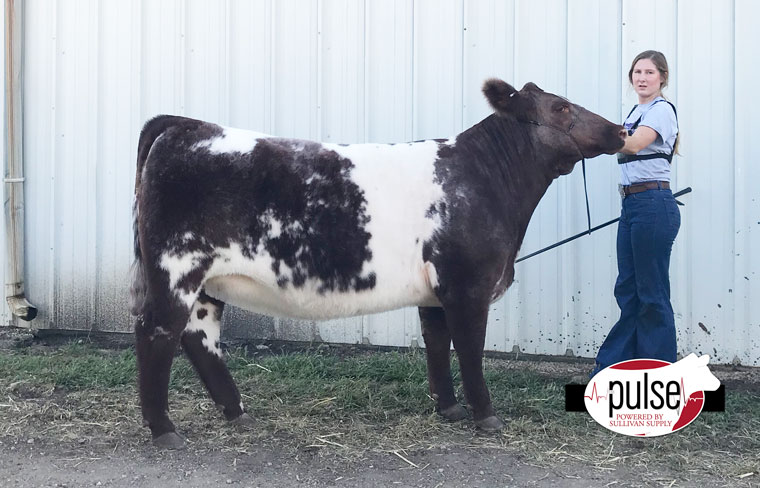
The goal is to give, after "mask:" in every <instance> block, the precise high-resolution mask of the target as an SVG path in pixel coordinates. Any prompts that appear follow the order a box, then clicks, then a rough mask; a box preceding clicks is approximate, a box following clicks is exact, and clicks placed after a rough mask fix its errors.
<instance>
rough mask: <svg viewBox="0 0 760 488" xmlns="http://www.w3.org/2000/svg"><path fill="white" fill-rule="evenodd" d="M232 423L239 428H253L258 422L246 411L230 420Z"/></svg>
mask: <svg viewBox="0 0 760 488" xmlns="http://www.w3.org/2000/svg"><path fill="white" fill-rule="evenodd" d="M230 425H233V426H235V427H237V428H238V429H251V428H253V427H254V426H255V425H256V422H255V421H254V420H253V417H251V416H250V415H248V414H247V413H245V412H244V413H243V414H242V415H240V416H239V417H237V418H234V419H232V420H230Z"/></svg>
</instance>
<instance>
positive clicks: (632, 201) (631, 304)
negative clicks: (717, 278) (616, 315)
mask: <svg viewBox="0 0 760 488" xmlns="http://www.w3.org/2000/svg"><path fill="white" fill-rule="evenodd" d="M680 226H681V213H680V212H679V210H678V205H677V204H676V201H675V199H674V198H673V193H672V192H671V191H670V190H665V189H652V190H647V191H643V192H640V193H634V194H631V195H628V196H626V197H625V198H624V199H623V202H622V209H621V212H620V222H619V224H618V232H617V264H618V278H617V281H616V282H615V299H616V300H617V303H618V306H619V307H620V319H619V320H618V321H617V323H616V324H615V326H614V327H613V328H612V330H610V333H609V334H608V335H607V338H606V339H605V340H604V343H603V344H602V346H601V348H600V349H599V353H598V354H597V356H596V368H595V369H594V372H593V373H592V376H593V375H594V374H596V373H597V372H599V371H600V370H602V369H603V368H606V367H607V366H611V365H613V364H615V363H617V362H620V361H625V360H628V359H637V358H651V359H662V360H665V361H670V362H675V361H676V350H677V348H676V327H675V320H674V317H673V307H672V306H671V304H670V277H669V267H670V252H671V250H672V248H673V241H674V240H675V238H676V235H677V234H678V229H679V228H680Z"/></svg>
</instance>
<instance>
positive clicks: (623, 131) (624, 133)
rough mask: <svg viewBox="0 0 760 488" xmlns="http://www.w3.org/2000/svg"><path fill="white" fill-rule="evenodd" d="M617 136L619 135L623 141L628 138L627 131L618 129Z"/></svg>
mask: <svg viewBox="0 0 760 488" xmlns="http://www.w3.org/2000/svg"><path fill="white" fill-rule="evenodd" d="M618 135H619V136H620V137H621V138H623V139H625V138H626V137H627V136H628V131H627V130H625V129H620V130H619V131H618Z"/></svg>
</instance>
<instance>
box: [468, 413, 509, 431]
mask: <svg viewBox="0 0 760 488" xmlns="http://www.w3.org/2000/svg"><path fill="white" fill-rule="evenodd" d="M475 425H476V426H477V427H478V429H480V430H482V431H483V432H498V431H500V430H501V429H503V428H504V422H502V421H501V419H499V417H497V416H496V415H491V416H490V417H486V418H484V419H480V420H476V421H475Z"/></svg>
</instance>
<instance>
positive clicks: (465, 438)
mask: <svg viewBox="0 0 760 488" xmlns="http://www.w3.org/2000/svg"><path fill="white" fill-rule="evenodd" d="M4 340H5V341H6V342H8V341H10V342H15V343H18V338H11V339H8V338H7V337H5V339H4ZM24 340H28V339H24ZM0 342H2V340H0ZM0 347H2V344H0ZM520 363H521V364H520V367H521V368H531V369H534V370H535V371H537V372H540V373H545V374H547V375H567V376H571V375H572V374H576V373H582V372H584V371H586V370H587V369H588V365H586V364H583V363H577V362H575V363H562V362H547V361H524V362H522V361H521V362H520ZM716 369H717V370H716V371H715V373H716V376H718V377H719V378H720V379H721V380H722V381H723V382H724V383H726V384H727V385H728V387H729V388H730V387H731V386H730V385H733V386H735V387H738V388H742V389H746V390H747V391H753V392H757V391H760V369H758V368H731V367H721V368H716ZM4 396H5V395H4ZM7 402H13V399H12V398H10V397H8V398H3V397H2V396H0V407H2V406H3V404H4V403H7ZM130 420H134V419H130ZM10 431H11V428H10V427H4V426H2V425H0V452H1V453H2V455H0V486H2V487H80V486H104V487H105V486H108V487H127V486H130V487H135V486H136V487H158V486H160V487H180V486H181V487H210V486H227V485H229V486H243V487H270V486H271V487H278V488H279V487H288V486H350V487H353V486H361V487H364V486H366V487H380V486H382V487H388V486H409V487H434V488H438V487H512V486H514V487H522V486H529V487H555V486H560V487H569V488H573V487H579V488H581V487H582V488H588V487H597V486H599V487H608V486H614V487H620V486H667V487H674V486H700V487H701V488H707V487H713V486H748V487H751V486H757V485H758V484H760V473H757V472H751V473H747V474H746V475H744V476H743V477H741V478H739V479H737V478H733V479H726V478H721V477H718V476H715V477H711V476H710V475H707V476H705V475H704V474H700V475H699V476H698V478H693V477H688V476H687V477H684V475H683V472H677V471H676V470H674V469H672V468H671V467H670V466H667V465H662V464H658V463H651V464H646V465H640V464H639V465H637V464H636V463H633V464H627V465H620V464H617V465H611V466H610V467H603V466H599V465H596V466H590V465H589V464H588V463H586V462H583V461H581V460H574V459H573V458H572V456H570V457H564V458H563V459H562V462H561V463H557V464H556V465H547V463H546V462H535V461H534V460H532V459H530V458H529V457H527V456H524V455H519V454H512V453H508V452H504V450H497V449H488V448H483V447H482V446H483V445H486V444H487V443H484V442H482V441H480V440H478V442H475V440H477V439H476V438H475V437H474V436H479V435H482V434H477V433H473V431H472V430H468V429H462V430H461V432H459V433H457V434H453V436H454V438H450V439H448V441H447V442H444V443H441V444H440V445H439V446H437V447H432V448H424V449H421V448H418V447H410V448H409V449H406V450H401V451H393V452H377V451H367V452H366V453H364V454H363V455H362V456H361V457H360V458H355V457H354V458H351V459H346V458H344V457H341V456H340V455H336V451H330V450H329V448H330V447H331V446H327V448H324V447H325V446H320V447H319V448H315V447H314V446H303V445H293V443H289V442H288V439H276V438H275V439H269V440H268V441H267V442H264V443H262V444H261V445H251V446H247V447H246V448H245V449H244V450H241V449H224V446H218V447H209V443H204V442H196V443H193V441H192V440H190V444H189V446H188V448H187V449H185V450H182V451H161V450H157V449H155V448H154V447H153V446H152V445H151V444H150V442H149V440H148V437H149V436H148V432H147V430H145V429H142V428H140V427H139V425H136V426H135V427H134V429H133V434H134V436H135V438H132V439H122V440H121V441H119V440H118V439H116V440H114V439H113V438H109V439H103V440H102V441H97V440H92V439H89V440H86V441H85V440H79V441H72V440H67V439H62V438H60V437H51V436H47V435H45V434H44V432H40V431H37V430H35V429H34V428H28V429H26V430H25V431H23V433H22V434H21V435H19V434H18V432H17V431H14V435H12V436H9V435H8V432H10ZM757 434H758V435H760V432H758V433H757ZM136 439H137V440H136ZM336 449H337V448H336Z"/></svg>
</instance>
